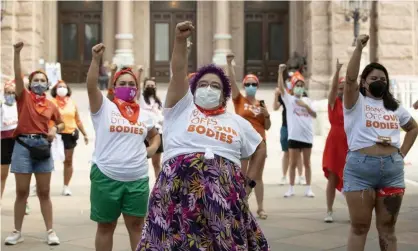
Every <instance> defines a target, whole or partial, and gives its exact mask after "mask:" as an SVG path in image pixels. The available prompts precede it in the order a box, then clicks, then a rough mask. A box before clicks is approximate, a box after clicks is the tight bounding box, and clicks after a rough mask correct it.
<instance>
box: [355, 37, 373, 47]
mask: <svg viewBox="0 0 418 251" xmlns="http://www.w3.org/2000/svg"><path fill="white" fill-rule="evenodd" d="M369 38H370V37H369V35H364V34H362V35H360V36H358V37H357V41H356V47H357V49H360V50H361V49H363V48H364V47H366V45H367V42H368V41H369Z"/></svg>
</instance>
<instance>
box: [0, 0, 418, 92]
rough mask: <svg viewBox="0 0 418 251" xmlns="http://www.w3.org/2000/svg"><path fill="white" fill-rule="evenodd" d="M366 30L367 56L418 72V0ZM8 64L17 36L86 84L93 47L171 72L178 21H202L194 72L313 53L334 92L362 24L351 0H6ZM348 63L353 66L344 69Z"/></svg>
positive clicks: (322, 86) (35, 63) (272, 63)
mask: <svg viewBox="0 0 418 251" xmlns="http://www.w3.org/2000/svg"><path fill="white" fill-rule="evenodd" d="M371 7H372V8H371V11H370V15H369V18H368V19H367V21H365V22H361V26H360V27H361V29H360V33H367V34H370V35H371V41H370V43H369V46H368V47H367V49H366V50H365V53H364V54H365V55H364V57H363V59H364V62H363V64H366V63H367V62H369V61H377V62H380V63H382V64H384V65H385V66H386V67H387V68H388V70H389V73H390V74H391V75H418V2H417V1H405V2H403V1H378V2H373V3H372V6H371ZM2 9H4V12H3V11H2V13H3V14H2V15H3V19H2V22H1V72H2V77H3V78H7V77H10V76H12V74H13V71H12V60H13V43H15V42H17V41H23V42H24V43H25V48H24V50H23V51H22V60H23V67H24V71H25V72H30V71H32V70H34V69H36V68H38V67H39V60H40V59H43V60H45V61H46V62H60V63H61V71H62V76H63V79H64V80H66V81H67V82H83V79H85V74H86V72H87V70H88V65H89V62H90V59H91V46H92V45H94V44H95V43H98V42H103V43H104V44H105V45H106V51H105V56H104V60H105V61H109V62H116V63H118V64H119V65H122V64H123V65H131V64H135V65H143V66H144V68H145V75H152V76H155V77H156V78H157V79H158V80H159V81H161V82H167V81H168V77H169V61H170V57H171V50H172V48H171V47H172V42H173V36H174V28H175V24H176V23H177V22H180V21H183V20H192V21H193V22H194V23H195V26H196V32H195V34H194V35H193V36H192V38H191V42H192V44H193V45H192V51H191V53H190V55H189V70H190V71H194V70H196V69H197V68H198V67H199V66H201V65H204V64H207V63H211V62H215V63H217V64H220V65H222V64H225V60H224V58H225V55H226V54H227V53H229V52H233V53H234V54H235V56H236V59H235V63H236V72H237V75H238V77H239V78H242V77H243V76H244V75H245V73H247V72H252V73H255V74H257V75H259V77H260V79H261V80H262V81H263V82H275V81H276V78H277V65H278V64H280V63H285V62H286V61H287V60H288V59H289V57H291V56H292V55H293V52H298V53H299V54H300V55H304V56H306V59H307V71H306V73H305V76H306V78H307V79H308V83H309V88H310V92H311V96H313V97H317V98H321V97H324V96H325V93H326V90H327V88H328V85H329V82H330V79H331V77H332V74H333V71H334V70H335V62H336V59H337V58H338V59H339V60H340V61H341V62H343V63H344V65H346V64H347V62H348V59H349V56H350V53H351V51H352V47H351V44H352V41H353V23H352V21H351V22H347V21H346V20H345V15H344V10H343V8H342V5H341V1H293V2H279V1H277V2H272V1H254V2H248V1H231V2H227V1H195V2H193V1H166V2H163V1H155V2H150V1H103V2H100V1H98V2H97V1H77V2H76V1H74V2H68V1H67V2H58V1H54V0H53V1H23V0H14V1H2ZM343 70H345V69H343Z"/></svg>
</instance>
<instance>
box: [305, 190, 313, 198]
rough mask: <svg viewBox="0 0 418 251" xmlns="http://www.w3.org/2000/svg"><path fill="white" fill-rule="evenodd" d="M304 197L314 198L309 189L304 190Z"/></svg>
mask: <svg viewBox="0 0 418 251" xmlns="http://www.w3.org/2000/svg"><path fill="white" fill-rule="evenodd" d="M305 196H306V197H309V198H314V197H315V194H314V193H313V192H312V189H311V188H308V189H306V192H305Z"/></svg>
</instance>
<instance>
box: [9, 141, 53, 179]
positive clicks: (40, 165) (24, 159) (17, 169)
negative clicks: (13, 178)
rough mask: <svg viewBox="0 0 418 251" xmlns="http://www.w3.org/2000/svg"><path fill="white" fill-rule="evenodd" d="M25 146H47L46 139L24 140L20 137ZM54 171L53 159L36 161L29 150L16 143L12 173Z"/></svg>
mask: <svg viewBox="0 0 418 251" xmlns="http://www.w3.org/2000/svg"><path fill="white" fill-rule="evenodd" d="M19 139H20V140H22V141H23V142H24V143H25V144H28V145H29V146H36V145H44V144H47V143H48V142H47V140H46V139H45V138H23V137H20V138H19ZM53 170H54V161H53V160H52V157H50V158H49V159H46V160H42V161H34V160H32V158H31V157H30V153H29V150H28V149H26V147H24V146H22V145H21V144H19V142H17V141H16V143H15V145H14V148H13V155H12V164H11V168H10V172H11V173H50V172H52V171H53Z"/></svg>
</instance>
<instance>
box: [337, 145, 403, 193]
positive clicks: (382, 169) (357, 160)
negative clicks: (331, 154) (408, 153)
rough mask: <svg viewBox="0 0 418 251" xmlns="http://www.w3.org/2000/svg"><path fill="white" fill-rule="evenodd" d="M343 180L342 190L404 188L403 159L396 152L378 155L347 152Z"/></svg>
mask: <svg viewBox="0 0 418 251" xmlns="http://www.w3.org/2000/svg"><path fill="white" fill-rule="evenodd" d="M343 180H344V192H355V191H363V190H369V189H374V190H379V189H385V188H405V180H404V160H403V158H402V156H401V155H400V154H399V153H397V152H396V153H392V154H391V155H388V156H379V157H377V156H369V155H366V154H362V153H359V152H348V154H347V158H346V164H345V167H344V177H343Z"/></svg>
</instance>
